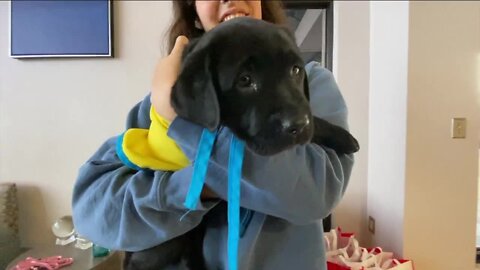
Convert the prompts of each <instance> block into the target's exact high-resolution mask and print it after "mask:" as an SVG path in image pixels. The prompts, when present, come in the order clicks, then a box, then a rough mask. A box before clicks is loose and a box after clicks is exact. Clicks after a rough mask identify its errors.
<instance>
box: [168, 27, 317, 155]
mask: <svg viewBox="0 0 480 270" xmlns="http://www.w3.org/2000/svg"><path fill="white" fill-rule="evenodd" d="M303 67H304V63H303V60H302V59H301V57H300V55H299V51H298V48H297V46H296V44H295V41H294V39H293V36H292V35H291V34H290V32H288V30H287V29H285V28H283V27H280V26H277V25H274V24H271V23H267V22H265V21H261V20H256V19H251V18H237V19H233V20H230V21H228V22H224V23H222V24H220V25H219V26H217V27H215V28H214V29H213V30H211V31H209V32H207V33H206V34H204V36H203V37H202V38H200V39H198V40H194V41H191V42H190V44H189V47H187V49H186V52H185V55H184V61H183V64H182V69H181V72H180V75H179V78H178V80H177V82H176V84H175V86H174V89H173V91H172V106H173V108H174V109H175V111H176V112H177V114H178V115H179V116H181V117H184V118H186V119H189V120H191V121H193V122H195V123H197V124H200V125H202V126H204V127H206V128H208V129H210V130H214V129H216V128H217V127H218V126H219V125H225V126H227V127H229V128H230V129H231V130H232V131H233V132H234V133H235V134H236V135H237V136H238V137H239V138H241V139H243V140H245V141H246V143H247V146H248V147H249V148H251V149H252V150H253V151H255V152H257V153H258V154H262V155H271V154H275V153H278V152H280V151H283V150H285V149H287V148H289V147H292V146H293V145H295V144H304V143H307V142H308V141H310V139H311V138H312V136H313V119H312V114H311V111H310V107H309V103H308V81H307V77H306V74H305V70H304V68H303Z"/></svg>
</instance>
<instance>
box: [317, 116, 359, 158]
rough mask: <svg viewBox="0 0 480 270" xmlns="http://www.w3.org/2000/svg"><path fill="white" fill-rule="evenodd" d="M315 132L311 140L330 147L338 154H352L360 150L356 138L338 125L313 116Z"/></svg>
mask: <svg viewBox="0 0 480 270" xmlns="http://www.w3.org/2000/svg"><path fill="white" fill-rule="evenodd" d="M314 123H315V132H314V135H313V139H312V142H313V143H316V144H318V145H323V146H326V147H328V148H332V149H333V150H335V151H336V152H337V153H339V154H352V153H355V152H357V151H358V150H360V146H359V144H358V141H357V139H355V138H354V137H353V136H352V134H350V132H348V131H347V130H345V129H343V128H342V127H340V126H336V125H333V124H331V123H329V122H327V121H325V120H323V119H320V118H317V117H315V118H314Z"/></svg>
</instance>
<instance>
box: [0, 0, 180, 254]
mask: <svg viewBox="0 0 480 270" xmlns="http://www.w3.org/2000/svg"><path fill="white" fill-rule="evenodd" d="M170 5H171V4H170V2H166V1H157V2H154V1H151V2H150V1H145V2H142V3H141V4H139V3H134V2H128V1H115V2H114V5H113V10H114V20H115V21H114V30H115V44H114V45H115V55H116V56H115V58H113V59H51V60H15V59H11V58H9V56H8V51H9V50H8V29H7V26H8V25H9V23H8V18H9V3H8V2H3V1H1V2H0V26H1V27H0V149H1V151H0V181H1V182H16V183H18V185H19V200H20V205H19V207H20V236H21V241H22V244H23V245H36V244H45V243H48V242H50V243H52V241H53V236H52V235H51V234H50V226H51V224H52V223H53V221H54V220H55V219H56V218H58V217H60V216H62V215H65V214H70V213H71V208H70V201H71V193H72V186H73V183H74V181H75V178H76V174H77V171H78V168H79V166H80V165H81V164H82V163H83V162H85V161H86V159H87V158H88V157H89V156H90V155H92V154H93V152H94V151H95V150H96V149H97V148H98V147H99V146H100V144H101V143H102V142H103V141H104V140H105V139H107V138H108V137H110V136H113V135H115V134H118V133H120V132H121V131H122V130H123V127H124V121H125V116H126V114H127V112H128V110H129V109H130V108H131V107H132V106H133V105H134V104H135V103H136V102H137V101H139V100H140V99H141V98H143V97H144V95H145V94H146V93H147V92H148V89H149V85H150V82H151V75H152V72H153V67H154V64H155V63H156V60H157V58H158V57H159V56H160V55H161V52H163V47H162V46H160V44H163V43H162V42H163V40H164V39H163V37H164V36H163V34H164V31H165V30H166V27H167V23H168V22H169V20H170V17H171V14H170V13H171V8H170Z"/></svg>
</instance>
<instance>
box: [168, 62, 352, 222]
mask: <svg viewBox="0 0 480 270" xmlns="http://www.w3.org/2000/svg"><path fill="white" fill-rule="evenodd" d="M306 70H307V74H308V76H309V87H310V103H311V107H312V110H313V113H314V115H315V116H317V117H320V118H323V119H325V120H327V121H329V122H331V123H333V124H336V125H339V126H342V127H344V128H348V127H347V108H346V104H345V101H344V99H343V97H342V95H341V93H340V91H339V89H338V86H337V84H336V83H335V80H334V78H333V75H332V74H331V73H330V71H328V70H327V69H324V68H322V67H321V66H320V65H319V64H318V63H315V62H312V63H309V64H308V65H307V66H306ZM201 133H202V128H201V127H200V126H198V125H195V124H193V123H191V122H189V121H186V120H184V119H182V118H179V117H177V118H176V119H175V120H174V121H173V122H172V124H171V125H170V128H169V131H168V134H169V136H170V137H171V138H173V139H174V140H175V141H176V142H177V144H178V145H179V146H180V147H181V148H182V150H183V151H184V153H185V154H186V155H187V156H188V157H189V158H190V159H191V160H193V159H194V158H195V155H196V150H197V145H198V141H199V138H200V136H201ZM230 138H231V131H230V130H229V129H227V128H224V129H222V131H221V132H220V133H219V135H218V138H217V141H216V144H215V147H214V149H213V152H212V158H211V159H210V163H209V168H208V172H207V176H206V179H205V183H206V185H208V186H209V187H210V188H211V189H212V190H213V191H214V192H216V193H217V194H218V195H219V196H220V197H221V198H222V199H224V200H227V179H228V177H227V175H228V155H229V147H230ZM353 161H354V160H353V155H337V154H336V152H335V151H333V150H332V149H328V148H326V147H322V146H318V145H315V144H307V145H303V146H296V147H294V148H292V149H290V150H287V151H284V152H281V153H279V154H277V155H274V156H269V157H265V156H260V155H257V154H255V153H254V152H252V151H250V150H249V149H248V148H247V149H246V150H245V157H244V165H243V175H242V181H241V202H240V203H241V206H242V207H245V208H248V209H251V210H254V211H258V212H261V213H264V214H268V215H272V216H276V217H279V218H283V219H286V220H288V221H290V222H291V223H294V224H307V223H310V222H313V221H315V220H318V219H321V218H324V217H326V216H328V215H329V214H330V213H331V212H332V210H333V209H334V207H335V206H336V205H337V204H338V202H339V201H340V199H341V198H342V196H343V194H344V192H345V189H346V187H347V184H348V181H349V177H350V174H351V170H352V166H353ZM191 174H192V167H191V166H190V167H187V168H185V169H182V170H180V171H177V172H175V173H173V175H172V176H171V181H185V180H184V179H190V177H191Z"/></svg>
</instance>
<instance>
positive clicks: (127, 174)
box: [73, 0, 353, 270]
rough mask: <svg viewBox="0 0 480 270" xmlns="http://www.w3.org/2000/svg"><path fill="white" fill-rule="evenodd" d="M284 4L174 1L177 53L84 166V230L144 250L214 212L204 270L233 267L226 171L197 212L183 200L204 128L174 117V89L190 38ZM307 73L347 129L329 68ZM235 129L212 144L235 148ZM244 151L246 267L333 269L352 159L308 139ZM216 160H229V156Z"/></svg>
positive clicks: (78, 216)
mask: <svg viewBox="0 0 480 270" xmlns="http://www.w3.org/2000/svg"><path fill="white" fill-rule="evenodd" d="M280 3H281V2H280V1H248V0H245V1H173V6H174V12H175V17H174V21H173V23H172V27H171V29H170V34H169V47H170V51H171V53H170V54H169V55H168V56H166V57H165V58H163V59H161V60H160V61H159V63H158V65H157V67H156V70H155V72H154V75H153V82H152V89H151V96H148V97H146V98H145V99H144V100H143V101H142V102H140V103H139V104H137V105H136V106H135V107H134V108H133V109H132V111H131V112H130V114H129V116H128V119H127V127H128V130H127V131H126V132H125V133H124V134H122V135H120V136H117V137H114V138H111V139H109V140H107V141H106V142H105V143H104V144H103V145H102V146H101V147H100V149H99V150H98V151H97V152H96V153H95V154H94V155H93V156H92V157H91V158H90V159H89V160H88V161H87V162H86V164H84V165H83V166H82V168H81V169H80V172H79V176H78V179H77V183H76V185H75V189H74V196H73V217H74V222H75V228H76V230H77V231H78V232H79V233H80V234H81V235H84V236H85V237H87V238H89V239H91V240H92V241H93V242H94V243H96V244H99V245H101V246H104V247H107V248H110V249H114V250H126V251H140V250H145V249H148V248H151V247H153V246H157V245H159V244H161V243H164V242H166V241H168V240H170V239H173V238H175V237H177V236H179V235H183V234H185V233H186V232H188V231H190V230H192V229H194V228H195V227H196V226H197V225H198V224H199V223H200V222H201V221H202V219H203V218H204V217H205V216H206V215H208V222H207V223H206V224H205V226H206V231H205V237H204V239H203V257H204V259H205V263H206V267H207V269H227V248H226V243H227V233H228V223H227V218H226V214H227V213H226V207H225V205H226V203H225V201H226V200H227V191H226V183H225V182H226V181H227V171H228V170H227V168H218V167H210V168H209V171H208V174H207V178H206V179H205V184H206V185H205V187H204V189H203V191H202V195H201V198H202V200H201V202H200V203H199V205H198V206H197V209H195V210H194V211H188V209H186V208H185V207H184V206H183V202H184V201H185V196H186V194H187V191H188V188H189V186H190V181H191V176H192V170H193V165H192V163H193V161H194V158H195V153H196V151H197V149H198V148H197V147H198V145H197V144H198V141H199V139H200V136H201V133H202V128H201V127H200V126H198V125H196V124H193V123H191V122H189V121H187V120H185V119H182V118H180V117H177V116H176V113H175V111H174V110H173V109H172V106H171V104H170V94H171V91H172V86H173V85H174V83H175V81H176V79H177V77H178V74H179V70H180V63H181V56H182V52H183V49H184V48H185V46H186V45H187V43H188V39H191V38H195V37H199V36H201V35H202V34H203V33H205V32H207V31H210V30H211V29H213V28H214V27H216V26H217V25H219V24H221V23H223V22H225V21H228V20H231V19H234V18H236V17H240V16H249V17H252V18H255V19H262V20H265V21H269V22H272V23H275V24H281V23H283V19H284V15H283V11H282V9H281V6H280ZM177 37H178V38H177ZM305 71H306V73H307V75H308V79H309V86H310V104H311V107H312V112H313V113H314V115H316V116H318V117H321V118H323V119H326V120H328V121H329V122H332V123H334V124H336V125H339V126H342V127H344V128H346V126H347V109H346V105H345V102H344V100H343V98H342V96H341V94H340V92H339V90H338V87H337V85H336V83H335V81H334V79H333V77H332V75H331V73H330V72H329V71H328V70H326V69H323V68H322V67H321V66H320V65H319V64H318V63H308V64H307V65H306V66H305ZM228 132H230V131H228V130H225V129H224V130H222V131H220V134H219V136H218V139H217V142H216V143H215V146H214V147H218V148H228V147H229V142H227V141H226V140H227V138H229V137H230V136H222V134H221V133H228ZM223 135H227V134H223ZM222 140H225V141H222ZM214 151H215V150H214ZM216 152H217V151H216ZM218 153H228V151H218ZM245 157H246V158H248V159H249V160H252V162H249V163H248V164H245V166H244V168H243V172H244V173H243V177H242V179H241V181H242V190H241V192H242V198H241V202H240V203H241V206H242V207H243V208H242V212H241V214H242V218H241V238H240V248H239V252H238V256H239V262H238V264H239V269H242V270H244V269H245V270H247V269H248V270H250V269H251V270H257V269H272V270H273V269H275V270H283V269H285V270H290V269H306V270H307V269H311V270H317V269H318V270H324V269H326V263H325V251H324V247H323V226H322V218H325V217H326V216H328V215H329V214H330V212H331V211H332V210H333V208H334V207H335V206H336V205H337V204H338V202H339V201H340V199H341V198H342V196H343V194H344V192H345V189H346V187H347V184H348V180H349V177H350V173H351V169H352V166H353V156H351V155H338V154H337V153H336V152H335V151H333V150H331V149H327V148H323V147H321V146H318V145H315V144H307V145H303V146H295V147H294V148H293V149H289V150H286V151H284V152H282V153H281V154H279V155H274V156H270V157H264V156H258V155H256V154H255V153H253V152H251V151H249V150H248V149H246V151H245ZM212 158H215V159H217V160H219V162H217V163H219V164H226V163H228V162H225V160H228V156H215V157H212ZM222 161H223V162H222ZM292 164H294V166H292ZM176 269H186V268H185V266H184V265H183V266H182V265H179V266H178V267H177V268H176Z"/></svg>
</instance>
